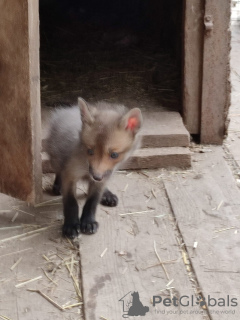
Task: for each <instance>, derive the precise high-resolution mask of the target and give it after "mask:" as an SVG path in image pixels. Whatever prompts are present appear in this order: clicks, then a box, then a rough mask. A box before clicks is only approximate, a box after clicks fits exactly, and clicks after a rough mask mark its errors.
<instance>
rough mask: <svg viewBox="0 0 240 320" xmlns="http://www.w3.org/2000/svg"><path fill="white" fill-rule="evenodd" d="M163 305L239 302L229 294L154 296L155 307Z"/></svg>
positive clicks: (186, 305) (202, 304)
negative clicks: (222, 295) (215, 296)
mask: <svg viewBox="0 0 240 320" xmlns="http://www.w3.org/2000/svg"><path fill="white" fill-rule="evenodd" d="M161 304H162V305H163V306H164V307H170V306H175V307H178V306H182V307H190V306H192V307H193V306H196V305H200V306H201V307H203V308H204V307H215V306H218V307H237V306H238V302H237V298H230V296H229V295H227V296H226V297H224V298H218V299H216V298H214V297H212V296H210V295H208V296H207V298H204V297H202V296H201V295H199V296H198V297H195V296H193V295H192V296H181V297H179V298H177V297H173V298H172V299H170V298H164V299H163V298H162V297H161V296H153V307H155V306H156V305H161Z"/></svg>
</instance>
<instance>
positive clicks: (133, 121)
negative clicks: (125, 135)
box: [126, 118, 138, 130]
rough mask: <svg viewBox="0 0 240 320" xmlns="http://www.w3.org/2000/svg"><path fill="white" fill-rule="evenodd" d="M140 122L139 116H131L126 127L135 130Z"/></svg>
mask: <svg viewBox="0 0 240 320" xmlns="http://www.w3.org/2000/svg"><path fill="white" fill-rule="evenodd" d="M137 124H138V120H137V118H129V119H128V123H127V127H126V129H130V130H134V129H135V128H136V126H137Z"/></svg>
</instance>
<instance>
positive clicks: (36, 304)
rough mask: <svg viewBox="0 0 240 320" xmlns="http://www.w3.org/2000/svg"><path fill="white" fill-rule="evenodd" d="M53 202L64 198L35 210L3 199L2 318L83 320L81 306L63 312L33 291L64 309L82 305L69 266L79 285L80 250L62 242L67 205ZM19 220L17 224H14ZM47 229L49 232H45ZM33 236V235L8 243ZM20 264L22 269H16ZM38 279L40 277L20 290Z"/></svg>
mask: <svg viewBox="0 0 240 320" xmlns="http://www.w3.org/2000/svg"><path fill="white" fill-rule="evenodd" d="M45 198H46V197H45ZM48 198H49V197H48ZM49 199H51V200H53V199H54V198H53V197H51V198H49ZM60 202H61V201H60ZM54 203H59V199H58V198H57V199H56V201H51V202H49V203H46V204H45V205H44V206H42V207H39V208H32V207H27V206H26V205H24V203H22V202H19V201H17V200H14V199H12V198H10V197H7V196H5V195H0V319H10V320H23V319H25V320H33V319H38V320H49V319H51V320H55V319H56V320H57V319H58V320H59V319H61V320H67V319H72V320H80V319H82V310H81V308H82V305H79V306H76V307H73V308H71V309H69V310H65V311H64V312H63V311H61V310H59V309H58V308H57V307H56V306H54V305H53V304H51V303H50V302H49V301H47V300H46V299H45V298H43V297H42V296H40V294H39V293H36V292H30V291H28V289H34V290H41V291H42V292H43V293H44V294H46V295H47V296H49V297H50V298H51V299H52V300H54V301H55V302H57V303H58V304H59V305H60V306H63V305H65V304H67V305H72V304H76V303H78V302H79V300H80V301H81V299H79V298H78V297H77V294H76V289H75V287H74V283H73V279H72V278H71V276H70V273H69V270H67V267H66V263H70V264H68V266H69V267H70V270H72V273H73V275H74V277H75V278H76V279H77V282H78V283H79V284H80V280H79V275H80V273H79V250H78V247H77V246H76V247H74V246H73V245H71V244H70V243H69V242H68V241H66V240H63V239H62V236H61V224H62V221H61V220H62V205H61V204H60V205H58V204H57V205H53V204H54ZM13 206H15V207H16V208H13ZM19 210H22V211H19ZM23 211H24V212H23ZM16 212H18V215H17V216H15V215H16ZM27 213H28V214H27ZM33 215H34V216H33ZM14 216H15V218H16V220H15V221H14V222H12V219H13V218H14ZM45 227H50V228H49V229H46V230H45V229H43V230H42V231H41V230H40V229H42V228H45ZM37 230H39V231H37ZM29 231H30V232H33V233H32V234H30V235H26V236H21V237H20V238H17V239H13V240H8V241H6V239H7V238H11V237H15V236H18V235H19V236H20V235H21V234H24V233H26V232H29ZM35 231H36V232H35ZM77 244H78V243H77ZM43 255H45V258H44V257H43ZM72 261H73V267H72V264H71V262H72ZM15 263H18V264H17V266H16V267H15V268H13V270H11V268H12V267H13V266H14V264H15ZM38 277H41V278H40V279H39V280H35V281H33V282H30V283H28V284H25V285H23V286H20V287H19V288H18V287H16V286H18V285H21V284H22V283H23V282H25V281H28V280H31V279H35V278H38ZM50 279H52V281H51V280H50ZM4 317H7V318H4Z"/></svg>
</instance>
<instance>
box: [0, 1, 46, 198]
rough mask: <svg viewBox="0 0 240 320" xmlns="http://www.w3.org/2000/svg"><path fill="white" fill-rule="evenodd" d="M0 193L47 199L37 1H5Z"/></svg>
mask: <svg viewBox="0 0 240 320" xmlns="http://www.w3.org/2000/svg"><path fill="white" fill-rule="evenodd" d="M0 47H1V50H0V91H1V99H0V113H1V117H0V126H1V129H2V133H1V135H0V145H1V148H2V150H1V157H0V192H3V193H5V194H8V195H11V196H13V197H15V198H19V199H22V200H25V201H27V202H29V203H36V202H39V201H40V200H41V197H42V161H41V137H42V135H41V108H40V72H39V9H38V0H21V1H16V0H2V1H1V2H0Z"/></svg>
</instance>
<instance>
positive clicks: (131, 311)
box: [119, 291, 149, 318]
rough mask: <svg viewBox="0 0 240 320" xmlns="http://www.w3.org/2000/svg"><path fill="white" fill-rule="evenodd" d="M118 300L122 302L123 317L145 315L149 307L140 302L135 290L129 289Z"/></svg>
mask: <svg viewBox="0 0 240 320" xmlns="http://www.w3.org/2000/svg"><path fill="white" fill-rule="evenodd" d="M119 301H121V302H122V307H123V315H122V317H123V318H128V317H130V316H135V317H137V316H145V315H146V313H147V312H149V307H148V306H144V305H143V304H142V302H141V301H140V297H139V293H138V292H137V291H136V292H135V291H133V292H132V291H129V292H128V293H127V294H125V296H123V297H122V298H121V299H120V300H119Z"/></svg>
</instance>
